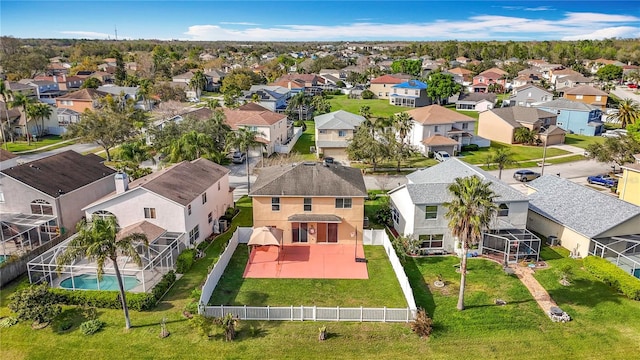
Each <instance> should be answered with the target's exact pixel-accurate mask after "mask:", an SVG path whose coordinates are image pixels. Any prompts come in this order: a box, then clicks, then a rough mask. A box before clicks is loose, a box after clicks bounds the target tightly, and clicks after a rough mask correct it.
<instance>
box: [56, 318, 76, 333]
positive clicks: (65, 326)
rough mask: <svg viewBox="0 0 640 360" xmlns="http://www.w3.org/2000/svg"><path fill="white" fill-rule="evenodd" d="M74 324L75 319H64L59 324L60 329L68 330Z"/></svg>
mask: <svg viewBox="0 0 640 360" xmlns="http://www.w3.org/2000/svg"><path fill="white" fill-rule="evenodd" d="M72 326H73V321H71V320H63V321H62V322H61V323H60V325H58V330H60V331H67V330H69V329H71V327H72Z"/></svg>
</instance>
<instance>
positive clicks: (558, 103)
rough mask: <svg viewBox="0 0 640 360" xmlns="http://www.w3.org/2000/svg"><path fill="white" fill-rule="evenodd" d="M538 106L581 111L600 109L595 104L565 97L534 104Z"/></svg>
mask: <svg viewBox="0 0 640 360" xmlns="http://www.w3.org/2000/svg"><path fill="white" fill-rule="evenodd" d="M534 106H535V107H537V108H542V109H557V110H579V111H592V110H598V109H599V108H598V107H595V106H593V105H589V104H585V103H581V102H579V101H573V100H568V99H564V98H560V99H556V100H551V101H547V102H545V103H542V104H537V105H534Z"/></svg>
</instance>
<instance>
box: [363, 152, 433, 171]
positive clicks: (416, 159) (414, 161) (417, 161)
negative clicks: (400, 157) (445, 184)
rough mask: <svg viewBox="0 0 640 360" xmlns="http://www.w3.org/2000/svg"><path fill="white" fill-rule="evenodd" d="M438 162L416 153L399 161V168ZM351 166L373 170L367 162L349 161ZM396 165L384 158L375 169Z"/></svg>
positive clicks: (420, 166)
mask: <svg viewBox="0 0 640 360" xmlns="http://www.w3.org/2000/svg"><path fill="white" fill-rule="evenodd" d="M437 163H438V161H437V160H435V159H430V158H428V157H425V156H422V155H417V156H412V157H410V158H408V159H407V160H405V161H402V162H401V163H400V168H415V169H420V168H424V167H429V166H433V165H436V164H437ZM351 166H352V167H355V168H358V169H367V172H369V171H372V170H373V165H371V164H367V163H356V162H354V163H351ZM396 166H397V163H396V162H395V161H391V160H385V161H382V162H380V163H378V165H377V169H392V170H393V169H395V168H396ZM379 172H381V171H380V170H378V171H376V173H379ZM384 172H388V173H390V174H395V173H396V172H395V171H386V170H385V171H384Z"/></svg>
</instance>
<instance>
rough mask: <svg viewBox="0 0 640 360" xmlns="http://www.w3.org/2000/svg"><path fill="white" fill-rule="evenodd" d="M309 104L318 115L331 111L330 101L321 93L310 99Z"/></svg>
mask: <svg viewBox="0 0 640 360" xmlns="http://www.w3.org/2000/svg"><path fill="white" fill-rule="evenodd" d="M311 106H312V107H313V108H314V110H315V113H316V114H318V115H320V114H326V113H328V112H330V111H331V103H329V102H328V101H327V99H325V98H324V96H322V95H316V96H314V97H313V99H311Z"/></svg>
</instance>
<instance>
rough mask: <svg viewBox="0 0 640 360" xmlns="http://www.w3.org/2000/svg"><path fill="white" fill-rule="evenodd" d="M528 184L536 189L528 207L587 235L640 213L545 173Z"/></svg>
mask: <svg viewBox="0 0 640 360" xmlns="http://www.w3.org/2000/svg"><path fill="white" fill-rule="evenodd" d="M528 186H529V187H531V188H532V189H534V190H536V191H535V192H533V193H532V194H530V195H529V209H530V210H532V211H534V212H536V213H538V214H540V215H542V216H544V217H547V218H549V219H551V220H553V221H555V222H558V223H560V224H562V225H564V226H566V227H568V228H570V229H572V230H574V231H577V232H578V233H580V234H582V235H584V236H586V237H589V238H594V237H597V236H598V235H600V234H602V233H603V232H605V231H607V230H609V229H611V228H613V227H615V226H616V225H619V224H621V223H623V222H625V221H627V220H629V219H631V218H633V217H638V216H640V206H636V205H633V204H631V203H628V202H626V201H622V200H619V199H617V198H615V197H611V196H609V195H605V194H603V193H601V192H599V191H596V190H593V189H590V188H588V187H585V186H582V185H579V184H576V183H573V182H571V181H569V180H567V179H562V178H559V177H557V176H553V175H544V176H542V177H540V178H538V179H536V180H534V181H532V182H530V183H528ZM636 232H639V233H640V220H639V221H638V229H637V230H636Z"/></svg>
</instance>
